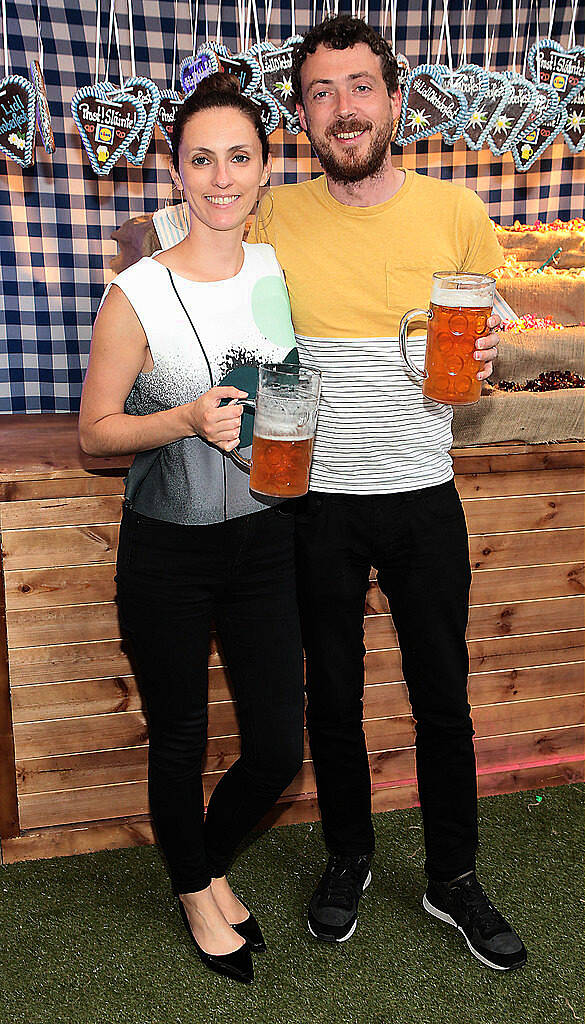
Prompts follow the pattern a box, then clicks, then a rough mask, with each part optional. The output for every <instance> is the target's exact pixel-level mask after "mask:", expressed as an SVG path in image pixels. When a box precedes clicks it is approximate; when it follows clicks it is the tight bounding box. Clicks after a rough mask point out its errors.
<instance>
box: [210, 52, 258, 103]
mask: <svg viewBox="0 0 585 1024" xmlns="http://www.w3.org/2000/svg"><path fill="white" fill-rule="evenodd" d="M209 48H210V49H211V50H213V52H214V53H215V55H216V57H217V61H218V65H219V69H218V70H219V71H226V72H227V73H228V74H229V75H233V76H234V78H237V80H238V82H239V85H240V92H241V93H242V95H243V96H252V95H253V93H255V92H257V90H258V89H259V88H260V84H261V79H262V75H261V72H260V65H259V63H258V61H257V60H256V59H255V58H254V57H252V55H251V54H245V53H231V51H230V50H228V48H227V46H224V45H223V43H209Z"/></svg>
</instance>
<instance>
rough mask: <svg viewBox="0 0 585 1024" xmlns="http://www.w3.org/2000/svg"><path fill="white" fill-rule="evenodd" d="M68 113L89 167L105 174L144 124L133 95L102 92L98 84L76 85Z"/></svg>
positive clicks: (144, 112) (139, 105) (101, 174)
mask: <svg viewBox="0 0 585 1024" xmlns="http://www.w3.org/2000/svg"><path fill="white" fill-rule="evenodd" d="M71 113H72V114H73V120H74V121H75V124H76V125H77V130H78V131H79V135H80V137H81V141H82V143H83V146H84V148H85V151H86V153H87V155H88V157H89V162H90V164H91V166H92V169H93V170H94V171H95V173H96V174H99V175H100V176H103V175H106V174H109V173H110V171H111V170H112V167H113V166H114V164H115V163H117V161H118V160H119V159H120V157H121V156H122V155H123V154H124V153H125V152H126V150H127V149H128V146H129V145H130V143H131V142H133V140H134V139H135V138H136V137H137V136H138V135H139V134H140V132H141V131H142V129H143V128H144V125H145V124H146V111H145V109H144V107H143V106H142V103H139V102H138V100H135V99H134V97H133V96H129V95H127V94H126V93H123V92H105V91H104V90H103V89H102V88H100V86H99V85H98V86H92V85H88V86H85V87H84V88H82V89H79V90H78V91H77V92H76V93H75V95H74V96H73V99H72V100H71Z"/></svg>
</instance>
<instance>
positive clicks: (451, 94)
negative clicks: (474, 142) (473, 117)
mask: <svg viewBox="0 0 585 1024" xmlns="http://www.w3.org/2000/svg"><path fill="white" fill-rule="evenodd" d="M444 70H445V69H444V68H442V67H437V65H436V64H419V66H418V67H416V68H414V70H413V71H412V72H411V73H410V75H409V76H408V79H407V82H406V87H405V89H404V94H403V101H402V110H401V113H400V123H399V126H398V133H397V136H396V143H397V145H399V146H408V145H410V143H411V142H419V141H420V140H421V139H427V138H429V137H430V136H431V135H437V134H440V133H441V132H443V131H444V130H445V129H446V128H450V127H452V128H453V129H458V127H459V125H460V124H463V123H465V121H466V120H467V101H466V99H465V96H464V94H463V92H461V91H460V90H459V89H455V88H453V89H451V88H450V87H447V86H446V85H445V81H444V80H445V75H444Z"/></svg>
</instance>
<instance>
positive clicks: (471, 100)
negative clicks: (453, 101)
mask: <svg viewBox="0 0 585 1024" xmlns="http://www.w3.org/2000/svg"><path fill="white" fill-rule="evenodd" d="M445 71H446V74H447V75H449V84H451V74H450V71H449V69H448V68H446V69H445ZM453 86H454V87H455V88H456V89H459V91H460V92H462V93H463V95H464V96H465V99H466V100H467V116H468V118H470V117H472V115H473V114H474V113H475V111H476V110H477V108H478V107H479V106H480V104H481V101H482V100H483V98H484V96H485V94H486V92H487V87H488V76H487V72H486V71H484V69H483V68H480V67H479V65H478V64H463V65H462V66H461V67H460V68H457V70H456V71H455V72H454V73H453ZM464 130H465V125H464V124H461V123H459V124H458V125H457V126H452V127H449V128H445V130H444V131H443V132H442V135H443V138H444V140H445V142H447V143H448V144H449V145H450V146H452V145H453V144H454V143H455V142H456V141H457V139H459V138H461V136H462V135H463V132H464Z"/></svg>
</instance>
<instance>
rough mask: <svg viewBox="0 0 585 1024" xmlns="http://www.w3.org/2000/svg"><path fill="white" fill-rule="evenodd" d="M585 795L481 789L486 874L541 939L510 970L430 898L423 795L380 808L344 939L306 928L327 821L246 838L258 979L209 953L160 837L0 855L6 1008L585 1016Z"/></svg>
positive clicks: (160, 1017) (224, 1021) (389, 1019)
mask: <svg viewBox="0 0 585 1024" xmlns="http://www.w3.org/2000/svg"><path fill="white" fill-rule="evenodd" d="M583 795H584V793H583V787H582V786H564V787H559V788H557V789H544V790H542V791H541V792H539V793H538V794H535V793H534V792H529V793H517V794H514V795H511V796H500V797H490V798H484V799H483V800H481V801H480V816H481V834H482V846H481V851H480V860H479V869H478V874H479V875H480V877H481V879H482V880H483V882H484V884H485V886H486V888H487V889H488V892H489V893H490V894H491V895H493V896H494V901H495V902H496V904H497V905H498V907H499V908H500V909H501V910H502V911H504V913H505V914H506V915H508V916H509V918H510V920H511V921H512V922H513V923H514V925H515V926H516V928H517V929H518V931H519V932H520V933H521V935H522V938H523V939H524V941H525V943H526V946H527V948H528V954H529V960H528V964H527V966H526V967H525V968H523V969H522V970H518V971H514V972H511V973H509V974H506V973H500V972H497V971H492V970H490V969H489V968H486V967H483V966H482V965H481V964H480V963H478V961H476V960H475V959H474V958H472V957H471V955H470V954H469V952H468V951H467V947H466V945H465V943H464V940H463V939H462V937H461V936H460V935H459V934H458V933H457V932H456V931H455V929H453V928H450V927H449V926H447V925H443V924H441V923H440V922H438V921H435V920H434V919H433V918H431V917H429V915H427V914H426V913H425V912H424V911H423V910H422V907H421V896H422V893H423V888H424V876H423V873H422V862H423V851H422V829H421V825H420V816H419V813H418V811H416V810H412V811H394V812H390V813H386V814H378V815H376V818H375V825H376V835H377V853H376V858H375V861H374V868H373V876H374V878H373V882H372V885H371V886H370V888H369V889H368V891H367V894H366V896H365V897H364V899H363V900H362V903H361V910H360V917H359V922H358V928H357V931H356V933H355V935H354V937H353V938H352V939H351V940H350V941H349V942H347V943H345V944H343V945H335V946H333V947H331V946H329V945H322V944H319V943H317V942H315V940H313V939H312V938H311V936H310V935H309V934H308V932H307V928H306V903H307V900H308V897H309V896H310V894H311V892H312V889H313V885H314V883H315V882H316V881H317V878H318V876H319V874H320V872H321V870H322V867H323V864H324V862H325V854H324V851H323V846H322V842H321V835H320V827H319V826H318V825H316V824H313V825H293V826H288V827H285V828H275V829H271V830H270V831H269V832H265V833H264V834H263V835H262V836H260V837H259V839H258V840H257V841H256V842H255V843H254V844H253V845H251V846H249V847H248V848H247V849H246V850H245V851H244V852H243V854H242V855H241V856H240V858H239V860H238V862H237V864H236V866H235V868H234V870H233V872H232V876H231V878H232V882H233V884H234V888H235V889H236V890H237V891H238V892H239V893H241V895H242V896H243V897H244V898H245V899H246V900H247V901H249V903H250V904H251V906H252V907H253V909H254V911H255V913H256V915H257V917H258V918H259V920H260V922H261V924H262V926H263V929H264V933H265V936H266V939H267V942H268V944H269V950H268V952H267V953H265V954H263V955H258V956H256V957H255V958H254V962H255V969H256V981H255V982H254V984H253V985H251V986H244V985H240V984H238V983H237V982H231V981H226V980H224V979H222V978H219V977H217V976H215V975H213V974H211V973H210V972H208V971H205V970H204V968H203V967H202V965H201V964H200V963H199V960H198V959H197V957H196V954H195V951H194V949H193V948H192V946H190V944H189V940H188V937H187V935H186V933H185V932H184V930H183V926H182V924H181V921H180V919H179V915H178V912H177V909H176V906H175V902H174V900H173V898H172V896H171V894H170V890H169V886H168V882H167V878H166V874H165V869H164V866H163V864H162V862H161V859H160V856H159V854H158V852H157V850H156V849H154V848H151V847H146V848H139V849H132V850H119V851H113V852H107V853H96V854H90V855H86V856H79V857H71V858H63V859H55V860H51V861H37V862H33V863H22V864H14V865H10V866H6V867H3V868H0V886H1V895H2V898H1V902H0V936H1V938H2V947H3V952H2V964H1V967H0V973H1V975H2V980H1V981H0V988H1V992H0V1021H1V1022H2V1024H64V1022H66V1024H118V1022H122V1024H203V1022H205V1024H207V1022H210V1024H211V1022H213V1024H313V1022H323V1024H564V1022H569V1024H572V1022H573V1021H574V1020H582V1019H583V1015H582V1003H581V996H582V988H583V985H582V963H581V961H582V950H581V943H580V935H581V918H582V910H583V903H584V902H585V901H584V899H583V885H582V853H581V848H582V836H581V831H582V807H583ZM539 798H540V799H539Z"/></svg>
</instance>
